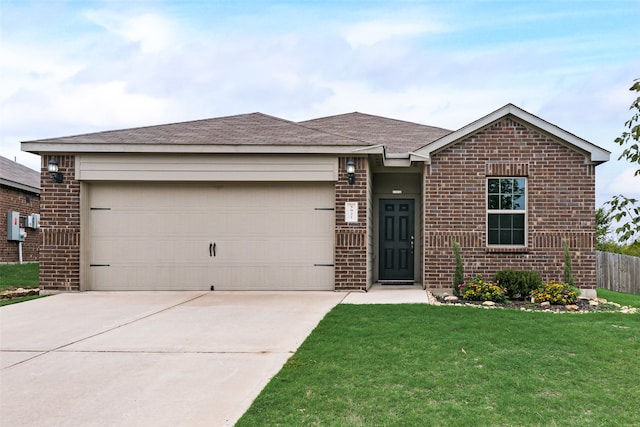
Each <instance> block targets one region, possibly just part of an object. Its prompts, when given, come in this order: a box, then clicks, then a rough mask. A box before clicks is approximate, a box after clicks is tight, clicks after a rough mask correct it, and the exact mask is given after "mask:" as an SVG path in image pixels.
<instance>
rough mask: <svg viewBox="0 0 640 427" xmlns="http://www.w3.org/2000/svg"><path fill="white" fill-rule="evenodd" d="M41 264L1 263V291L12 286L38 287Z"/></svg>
mask: <svg viewBox="0 0 640 427" xmlns="http://www.w3.org/2000/svg"><path fill="white" fill-rule="evenodd" d="M39 281H40V264H38V263H28V264H0V291H4V290H6V289H10V288H37V287H38V286H39Z"/></svg>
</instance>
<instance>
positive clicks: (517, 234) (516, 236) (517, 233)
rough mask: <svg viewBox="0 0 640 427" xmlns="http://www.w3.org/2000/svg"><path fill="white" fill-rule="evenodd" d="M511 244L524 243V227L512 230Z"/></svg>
mask: <svg viewBox="0 0 640 427" xmlns="http://www.w3.org/2000/svg"><path fill="white" fill-rule="evenodd" d="M513 244H514V245H524V228H523V229H515V230H513Z"/></svg>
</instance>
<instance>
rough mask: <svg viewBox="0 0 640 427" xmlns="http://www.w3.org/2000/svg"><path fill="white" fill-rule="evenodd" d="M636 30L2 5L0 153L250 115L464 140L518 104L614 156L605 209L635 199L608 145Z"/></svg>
mask: <svg viewBox="0 0 640 427" xmlns="http://www.w3.org/2000/svg"><path fill="white" fill-rule="evenodd" d="M639 19H640V0H538V1H530V0H501V1H484V0H475V1H471V0H468V1H463V0H437V1H398V0H396V1H390V0H387V1H366V0H361V1H331V0H322V1H320V0H317V1H316V0H312V1H266V0H265V1H259V0H251V1H242V0H235V1H233V0H224V1H217V0H212V1H206V0H201V1H198V0H183V1H170V0H145V1H142V0H138V1H136V0H95V1H94V0H68V1H62V0H48V1H46V0H33V1H30V0H0V82H1V83H0V154H1V155H2V156H5V157H8V158H10V159H16V160H17V161H18V162H19V163H22V164H24V165H26V166H29V167H31V168H34V169H38V168H39V165H40V160H39V157H38V156H36V155H33V154H30V153H25V152H22V151H21V150H20V142H21V141H29V140H35V139H42V138H51V137H60V136H68V135H77V134H82V133H89V132H99V131H105V130H112V129H124V128H130V127H137V126H148V125H156V124H164V123H175V122H180V121H188V120H197V119H204V118H212V117H220V116H228V115H234V114H244V113H252V112H262V113H265V114H269V115H273V116H277V117H281V118H284V119H287V120H293V121H300V120H307V119H312V118H317V117H325V116H330V115H336V114H343V113H349V112H354V111H359V112H362V113H368V114H375V115H380V116H384V117H390V118H394V119H400V120H407V121H412V122H417V123H422V124H427V125H432V126H438V127H443V128H447V129H451V130H457V129H459V128H461V127H463V126H465V125H467V124H469V123H471V122H473V121H474V120H476V119H479V118H481V117H483V116H485V115H487V114H489V113H490V112H492V111H494V110H496V109H498V108H500V107H502V106H503V105H505V104H507V103H513V104H515V105H517V106H519V107H520V108H523V109H524V110H526V111H528V112H530V113H532V114H535V115H537V116H539V117H540V118H542V119H544V120H546V121H548V122H551V123H553V124H555V125H557V126H559V127H561V128H563V129H564V130H566V131H569V132H571V133H573V134H575V135H577V136H579V137H581V138H583V139H585V140H587V141H589V142H592V143H594V144H596V145H599V146H601V147H603V148H605V149H607V150H609V151H611V152H612V154H611V161H610V162H608V163H605V164H604V165H601V166H598V168H597V169H596V170H597V175H596V176H597V177H596V204H597V205H598V206H600V205H601V204H602V203H604V202H605V201H606V200H608V199H609V198H610V197H611V196H612V195H614V194H619V193H623V194H625V195H627V196H629V197H634V196H635V197H638V198H640V176H636V177H634V176H633V174H634V171H635V169H636V168H637V167H636V168H634V167H633V165H632V164H630V163H629V162H627V161H618V160H617V159H618V156H619V155H620V153H621V152H622V148H621V147H620V146H618V145H617V144H615V143H614V142H613V141H614V139H615V138H616V137H618V136H619V135H620V134H621V133H622V132H623V131H624V130H625V129H626V128H625V122H626V121H627V120H629V118H630V117H631V111H630V110H629V107H630V105H631V103H632V101H633V100H634V99H635V97H636V96H637V94H635V93H634V92H631V91H629V88H630V87H631V85H632V84H633V81H634V79H637V78H640V25H638V22H639ZM636 166H637V165H636Z"/></svg>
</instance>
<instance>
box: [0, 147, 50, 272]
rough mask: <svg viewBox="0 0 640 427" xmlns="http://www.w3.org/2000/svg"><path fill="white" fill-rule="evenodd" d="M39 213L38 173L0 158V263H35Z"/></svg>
mask: <svg viewBox="0 0 640 427" xmlns="http://www.w3.org/2000/svg"><path fill="white" fill-rule="evenodd" d="M39 214H40V172H38V171H35V170H33V169H31V168H28V167H26V166H24V165H21V164H20V163H17V162H14V161H12V160H10V159H7V158H6V157H2V156H0V230H2V233H3V235H2V238H0V263H17V262H19V261H20V259H22V261H23V262H38V258H39V252H40V230H39V228H38V227H39V224H38V221H37V217H38V215H39ZM21 256H22V258H21Z"/></svg>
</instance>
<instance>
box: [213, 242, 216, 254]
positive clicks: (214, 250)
mask: <svg viewBox="0 0 640 427" xmlns="http://www.w3.org/2000/svg"><path fill="white" fill-rule="evenodd" d="M213 256H216V244H215V243H214V244H213Z"/></svg>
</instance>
